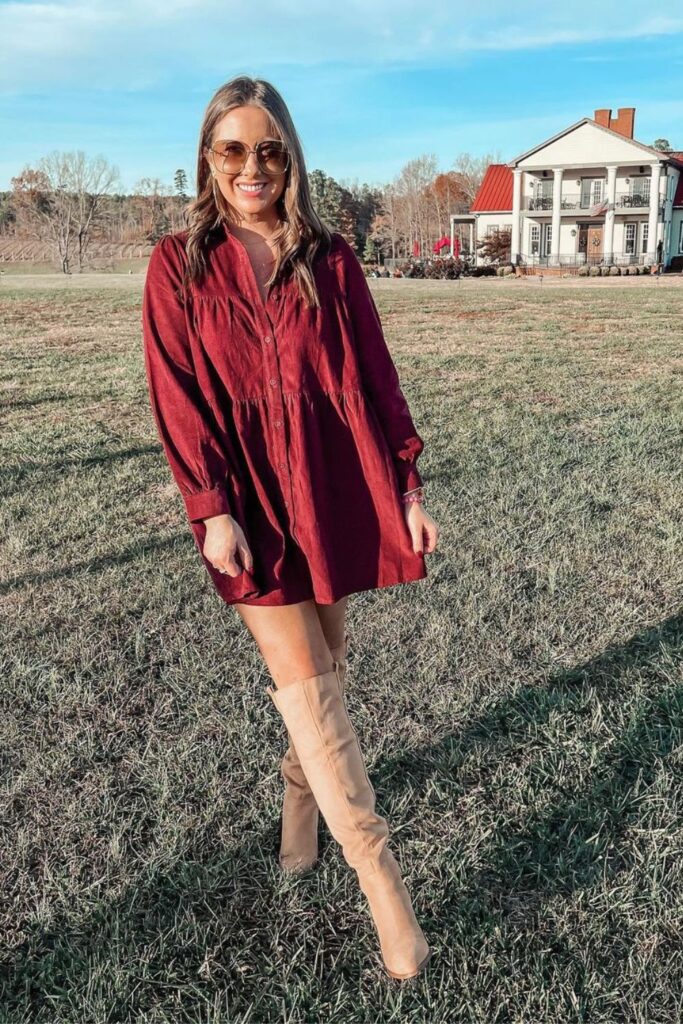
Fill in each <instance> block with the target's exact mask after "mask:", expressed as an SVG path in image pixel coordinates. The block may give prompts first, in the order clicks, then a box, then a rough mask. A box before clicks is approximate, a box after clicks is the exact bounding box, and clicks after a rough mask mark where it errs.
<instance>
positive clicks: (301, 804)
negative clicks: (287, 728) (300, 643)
mask: <svg viewBox="0 0 683 1024" xmlns="http://www.w3.org/2000/svg"><path fill="white" fill-rule="evenodd" d="M348 649H349V634H348V633H345V634H344V640H343V642H342V643H341V644H340V645H339V646H338V647H332V648H330V654H331V655H332V660H333V661H334V663H335V665H336V667H337V668H338V672H339V687H340V690H341V693H342V695H343V693H344V686H345V683H346V658H347V655H348ZM288 738H289V747H288V748H287V752H286V754H285V756H284V757H283V758H282V763H281V765H280V774H281V776H282V778H283V780H284V783H285V792H284V796H283V799H282V813H281V817H280V854H279V860H280V867H281V868H282V870H283V871H285V872H287V873H291V874H300V873H301V872H303V871H308V870H309V868H312V867H313V865H314V864H315V863H316V861H317V859H318V819H319V813H318V805H317V803H316V802H315V797H314V796H313V793H312V792H311V787H310V786H309V785H308V782H307V780H306V776H305V775H304V773H303V770H302V768H301V764H300V763H299V758H298V755H297V752H296V749H295V747H294V744H293V742H292V737H291V735H290V736H289V737H288Z"/></svg>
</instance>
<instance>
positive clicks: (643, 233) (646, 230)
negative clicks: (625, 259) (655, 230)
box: [640, 220, 650, 252]
mask: <svg viewBox="0 0 683 1024" xmlns="http://www.w3.org/2000/svg"><path fill="white" fill-rule="evenodd" d="M649 233H650V225H649V223H648V222H647V221H646V220H644V221H643V228H642V231H641V233H640V251H641V252H647V236H648V235H649Z"/></svg>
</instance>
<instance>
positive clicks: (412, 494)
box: [401, 487, 425, 504]
mask: <svg viewBox="0 0 683 1024" xmlns="http://www.w3.org/2000/svg"><path fill="white" fill-rule="evenodd" d="M401 500H402V501H403V502H405V503H406V504H407V503H408V502H409V501H417V502H419V503H420V504H422V503H423V502H424V500H425V494H424V487H415V488H413V490H412V491H406V492H405V494H402V495H401Z"/></svg>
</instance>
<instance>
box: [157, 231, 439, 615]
mask: <svg viewBox="0 0 683 1024" xmlns="http://www.w3.org/2000/svg"><path fill="white" fill-rule="evenodd" d="M186 239H187V232H186V231H179V232H176V233H174V234H167V235H164V236H163V237H162V238H161V239H160V240H159V242H157V244H156V245H155V247H154V249H153V251H152V255H151V258H150V262H149V267H148V269H147V278H146V281H145V288H144V297H143V308H142V329H143V340H144V355H145V369H146V373H147V382H148V387H149V395H150V401H151V406H152V412H153V415H154V419H155V421H156V425H157V429H158V433H159V437H160V439H161V443H162V446H163V449H164V452H165V455H166V458H167V460H168V463H169V466H170V469H171V472H172V474H173V477H174V478H175V482H176V484H177V486H178V489H179V490H180V493H181V495H182V497H183V500H184V502H185V508H186V513H187V517H188V520H189V523H190V526H191V529H192V531H193V534H194V538H195V541H196V544H197V547H198V549H199V552H200V554H201V557H202V559H203V561H204V564H205V566H206V569H207V571H208V572H209V575H210V576H211V579H212V581H213V584H214V586H215V588H216V590H217V591H218V593H219V594H220V596H221V597H222V598H223V600H224V601H225V602H227V603H228V604H233V603H235V602H237V601H239V602H244V603H245V604H253V605H285V604H295V603H297V602H299V601H304V600H306V599H308V598H314V599H315V600H316V601H318V602H320V603H322V604H333V603H334V602H335V601H338V600H339V599H340V598H341V597H343V596H344V595H346V594H350V593H353V592H356V591H361V590H372V589H376V588H379V587H387V586H391V585H392V584H396V583H407V582H411V581H414V580H420V579H423V578H424V577H426V575H427V569H426V565H425V560H424V557H423V555H421V554H415V553H414V552H413V548H412V542H411V537H410V531H409V529H408V526H407V524H406V522H405V518H404V512H403V505H402V502H401V494H402V493H403V492H405V491H407V490H410V489H412V488H414V487H417V486H419V485H420V484H421V483H422V479H421V476H420V473H419V471H418V469H417V466H416V460H417V457H418V456H419V455H420V453H421V452H422V450H423V447H424V443H423V441H422V439H421V438H420V437H419V436H418V434H417V431H416V429H415V425H414V423H413V420H412V418H411V415H410V412H409V409H408V406H407V404H406V400H405V397H404V395H403V392H402V391H401V387H400V384H399V378H398V374H397V371H396V368H395V366H394V363H393V362H392V359H391V356H390V354H389V350H388V348H387V345H386V342H385V339H384V335H383V332H382V327H381V323H380V319H379V316H378V313H377V308H376V306H375V303H374V300H373V298H372V295H371V293H370V289H369V287H368V283H367V281H366V279H365V275H364V274H363V270H362V268H361V266H360V263H359V262H358V259H357V258H356V255H355V253H354V251H353V249H352V248H351V246H350V245H349V244H348V242H346V240H345V239H344V238H343V237H342V236H341V235H340V234H338V233H334V234H333V236H332V246H331V248H330V249H329V251H326V252H320V251H319V252H318V253H317V254H316V258H315V261H314V265H313V269H314V276H315V280H316V283H317V287H318V292H319V295H320V302H321V307H320V308H319V309H309V308H308V307H307V306H306V304H305V302H304V300H303V299H302V298H301V297H300V296H299V293H298V287H297V285H296V282H295V279H294V278H293V277H291V276H290V277H285V278H283V279H282V280H280V281H279V282H276V283H275V285H274V287H273V288H271V290H270V292H269V294H268V297H267V300H266V302H265V304H264V302H263V300H262V297H261V294H260V292H259V289H258V284H257V281H256V277H255V274H254V271H253V269H252V266H251V263H250V260H249V256H248V255H247V251H246V249H245V247H244V246H243V245H242V243H241V242H240V241H238V240H237V238H236V237H235V236H234V235H233V234H232V233H231V232H230V231H229V229H228V228H227V226H224V227H223V228H221V229H220V232H219V234H218V237H215V238H214V240H213V242H212V244H211V247H210V249H209V251H208V252H207V255H206V260H207V272H206V273H205V276H204V278H203V281H202V282H201V284H200V285H199V286H197V285H196V284H192V285H191V287H190V289H189V293H186V294H185V296H184V298H183V296H182V295H179V294H178V291H177V289H180V287H181V280H182V275H183V270H184V267H185V266H186V259H187V257H186V253H185V242H186ZM225 512H227V513H229V514H230V515H231V516H233V517H234V518H235V519H236V520H237V522H238V523H239V524H240V526H241V527H242V529H243V531H244V534H245V537H246V540H247V543H248V545H249V548H250V550H251V553H252V556H253V562H254V565H253V571H252V572H249V571H247V570H246V569H243V570H242V572H241V573H240V574H239V575H238V576H235V577H232V576H229V575H228V574H227V573H221V572H220V571H219V570H217V569H214V567H213V566H212V565H211V563H210V562H209V561H208V559H206V558H205V557H204V555H203V554H202V548H203V545H204V539H205V536H206V526H205V525H204V523H203V521H202V520H203V519H205V518H207V517H209V516H214V515H219V514H221V513H225ZM237 560H238V562H239V555H237Z"/></svg>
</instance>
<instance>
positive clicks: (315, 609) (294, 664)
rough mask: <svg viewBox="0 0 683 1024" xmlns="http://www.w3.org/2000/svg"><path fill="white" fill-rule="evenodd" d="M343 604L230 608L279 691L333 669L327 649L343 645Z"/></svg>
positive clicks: (343, 600) (239, 605)
mask: <svg viewBox="0 0 683 1024" xmlns="http://www.w3.org/2000/svg"><path fill="white" fill-rule="evenodd" d="M346 601H347V598H342V599H341V600H340V601H338V602H337V603H336V604H334V605H319V604H316V602H315V601H312V600H309V601H300V602H299V604H288V605H281V606H276V607H272V608H269V607H264V606H263V605H247V604H241V603H239V602H238V603H237V604H235V605H234V606H233V607H234V608H235V609H236V611H237V612H238V614H239V615H240V617H241V618H242V620H243V622H244V623H245V625H246V626H247V628H248V629H249V631H250V632H251V634H252V636H253V637H254V640H255V641H256V643H257V644H258V647H259V650H260V651H261V654H262V655H263V659H264V661H265V663H266V665H267V667H268V671H269V672H270V674H271V676H272V677H273V681H274V682H275V685H276V686H277V687H280V686H286V685H287V684H288V683H292V682H294V681H295V680H297V679H304V678H306V677H308V676H315V675H319V674H320V673H322V672H329V671H330V670H331V669H332V668H333V660H332V655H331V654H330V648H334V647H337V646H338V645H339V644H341V643H342V642H343V639H344V612H345V609H346ZM321 609H323V610H322V612H321Z"/></svg>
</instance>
